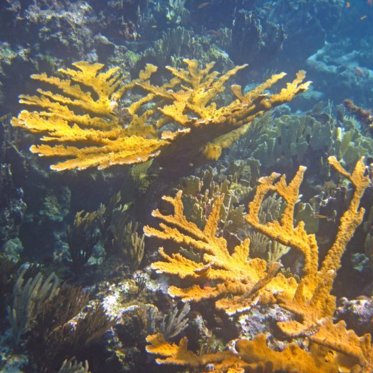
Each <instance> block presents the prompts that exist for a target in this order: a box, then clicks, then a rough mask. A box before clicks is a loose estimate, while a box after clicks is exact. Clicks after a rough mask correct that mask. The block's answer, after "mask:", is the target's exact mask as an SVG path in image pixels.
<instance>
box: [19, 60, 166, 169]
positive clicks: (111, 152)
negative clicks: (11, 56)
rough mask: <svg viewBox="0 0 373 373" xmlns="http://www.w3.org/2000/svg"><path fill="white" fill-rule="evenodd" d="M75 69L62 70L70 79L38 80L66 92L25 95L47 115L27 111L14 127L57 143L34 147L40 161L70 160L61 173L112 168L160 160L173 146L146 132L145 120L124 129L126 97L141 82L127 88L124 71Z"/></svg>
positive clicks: (25, 101) (58, 166) (149, 71)
mask: <svg viewBox="0 0 373 373" xmlns="http://www.w3.org/2000/svg"><path fill="white" fill-rule="evenodd" d="M73 66H74V67H75V69H66V70H65V69H60V70H59V72H60V73H61V74H62V75H64V76H67V78H66V79H63V78H58V77H48V76H47V75H46V74H38V75H33V76H32V78H33V79H36V80H39V81H41V82H43V83H47V84H49V85H52V86H54V87H55V88H57V89H59V90H60V91H61V93H55V92H51V91H46V90H44V89H38V93H39V96H27V95H21V96H20V102H21V103H23V104H26V105H31V106H37V107H40V108H41V109H42V110H40V111H31V112H30V111H28V110H23V111H21V113H20V114H19V115H18V117H17V118H13V120H12V124H13V125H14V126H17V127H22V128H25V129H27V130H29V131H31V132H34V133H42V134H44V135H43V137H42V138H41V140H42V141H43V142H45V143H47V144H52V145H33V146H32V147H31V151H32V152H33V153H37V154H39V155H40V156H48V157H58V158H68V159H67V160H65V161H62V162H58V163H57V164H55V165H53V166H51V168H52V169H54V170H56V171H62V170H70V169H85V168H88V167H99V168H106V167H109V166H111V165H114V164H133V163H139V162H145V161H147V160H148V159H149V158H152V157H155V156H156V155H157V154H158V153H159V150H160V148H161V147H162V146H164V145H166V144H167V143H168V142H167V141H166V140H162V139H158V138H155V137H154V136H152V133H153V132H154V130H153V129H152V127H149V126H148V127H147V128H146V127H145V126H144V125H143V120H141V118H139V117H136V116H134V117H133V118H132V121H131V122H130V123H128V124H127V126H126V127H124V126H123V123H121V120H120V118H119V116H118V115H116V113H115V109H116V107H117V106H118V101H119V99H120V97H121V96H122V95H123V93H124V92H125V91H127V90H128V89H130V88H132V87H133V85H134V84H135V83H136V81H134V82H132V83H130V84H128V85H124V84H122V83H121V79H120V74H119V72H118V70H119V69H118V68H113V69H109V70H108V71H106V72H101V70H102V69H103V67H104V65H102V64H98V63H95V64H89V63H87V62H76V63H74V64H73ZM153 72H154V67H153V66H151V65H148V66H147V68H146V69H145V70H144V71H143V72H141V74H140V79H149V77H150V75H151V74H152V73H153ZM146 115H148V113H145V114H144V117H145V116H146ZM82 144H84V146H82Z"/></svg>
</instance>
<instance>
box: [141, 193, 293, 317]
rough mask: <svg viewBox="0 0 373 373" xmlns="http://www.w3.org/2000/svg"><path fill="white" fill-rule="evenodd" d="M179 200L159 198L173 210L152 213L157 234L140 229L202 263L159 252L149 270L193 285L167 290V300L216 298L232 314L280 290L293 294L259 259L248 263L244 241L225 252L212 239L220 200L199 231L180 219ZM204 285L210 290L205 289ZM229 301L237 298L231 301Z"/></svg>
mask: <svg viewBox="0 0 373 373" xmlns="http://www.w3.org/2000/svg"><path fill="white" fill-rule="evenodd" d="M181 196H182V194H181V192H180V191H179V192H178V194H177V195H176V198H171V197H163V199H164V200H165V201H167V202H169V203H170V204H172V205H173V207H174V211H175V212H174V214H173V215H163V214H162V213H161V212H160V211H159V210H156V211H154V212H153V216H154V217H156V218H159V219H161V220H162V221H164V223H161V224H160V229H156V228H152V227H149V226H146V227H144V232H145V234H146V235H148V236H153V237H158V238H160V239H168V240H173V241H175V242H176V243H178V244H181V245H187V246H188V247H191V248H192V249H194V250H195V251H197V252H200V253H201V254H202V258H203V259H202V261H201V262H197V261H194V260H192V259H189V258H188V257H186V256H184V255H182V254H180V253H176V254H171V255H168V254H167V253H166V252H165V251H164V249H163V248H161V249H160V254H161V256H162V257H163V259H164V261H159V262H155V263H153V264H152V268H153V269H155V270H157V271H158V272H162V273H168V274H173V275H177V276H179V277H180V278H182V279H183V278H189V279H192V280H193V282H195V285H192V286H190V287H186V288H179V287H176V286H171V287H170V288H169V294H170V295H172V296H177V297H180V298H182V299H183V300H184V301H200V300H202V299H208V298H218V300H217V302H216V307H217V308H220V309H224V310H225V311H226V312H227V313H228V314H233V313H235V312H237V310H239V309H242V308H244V307H249V306H250V304H251V302H252V301H253V300H254V299H258V298H261V299H262V301H263V302H264V301H268V300H269V299H272V298H273V294H275V293H276V292H277V291H278V290H279V289H280V288H281V289H284V290H285V291H288V292H290V293H293V292H294V290H295V286H296V281H295V280H294V279H293V278H289V279H287V278H285V277H284V276H283V275H282V274H278V273H277V272H278V269H279V266H278V265H276V264H270V265H267V263H266V261H264V260H263V259H259V258H255V259H251V258H248V256H249V240H244V241H243V242H242V243H241V244H239V245H237V246H236V247H235V248H234V249H233V250H232V251H230V250H229V249H228V247H227V242H226V240H225V239H224V238H223V237H217V236H216V232H217V229H218V224H219V217H220V211H221V205H222V202H223V197H222V196H221V197H218V198H217V199H216V200H215V203H214V205H213V207H212V211H211V213H210V215H209V217H208V219H207V221H206V224H205V227H204V228H203V229H200V228H199V227H198V226H197V225H196V224H194V223H192V222H190V221H188V220H187V219H186V218H185V216H184V211H183V203H182V199H181ZM209 282H211V285H208V283H209ZM201 283H202V286H201V285H200V284H201ZM232 295H236V297H235V298H233V299H232ZM272 300H273V299H272Z"/></svg>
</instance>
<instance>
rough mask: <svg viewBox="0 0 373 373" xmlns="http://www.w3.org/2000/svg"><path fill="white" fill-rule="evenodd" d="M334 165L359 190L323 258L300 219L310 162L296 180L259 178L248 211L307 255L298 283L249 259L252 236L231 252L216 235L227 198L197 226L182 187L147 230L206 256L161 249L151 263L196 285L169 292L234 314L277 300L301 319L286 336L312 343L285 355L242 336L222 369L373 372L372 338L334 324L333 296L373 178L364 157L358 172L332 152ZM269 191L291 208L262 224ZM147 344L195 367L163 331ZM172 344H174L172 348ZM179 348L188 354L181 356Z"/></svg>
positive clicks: (264, 229) (265, 229) (286, 326)
mask: <svg viewBox="0 0 373 373" xmlns="http://www.w3.org/2000/svg"><path fill="white" fill-rule="evenodd" d="M329 163H330V164H331V165H332V166H333V167H334V168H335V169H336V170H337V171H338V172H339V173H340V174H341V175H343V176H344V177H346V178H347V179H348V180H349V181H350V182H351V184H352V187H353V195H352V197H351V200H350V204H349V207H348V209H347V210H346V211H345V212H344V214H343V216H342V218H341V221H340V225H339V229H338V233H337V235H336V238H335V241H334V243H333V245H332V246H331V247H330V249H329V250H328V252H327V255H326V257H325V259H324V260H323V261H322V263H320V260H319V250H318V245H317V241H316V238H315V236H314V235H312V234H308V233H307V232H306V231H305V227H304V222H302V221H301V222H299V223H298V224H297V225H295V224H294V207H295V204H296V202H297V200H298V198H299V187H300V185H301V183H302V179H303V175H304V172H305V168H304V167H300V168H299V170H298V172H297V173H296V175H295V176H294V178H293V180H291V182H290V183H287V182H286V180H285V177H284V176H281V177H280V175H278V174H275V173H273V174H272V175H271V176H268V177H263V178H261V179H260V185H259V186H258V188H257V191H256V194H255V196H254V199H253V200H252V202H251V203H250V204H249V212H248V214H247V215H246V220H247V221H248V222H249V223H250V224H251V225H252V226H253V227H254V228H256V229H257V230H258V231H260V232H261V233H263V234H265V235H267V236H269V237H270V238H271V239H273V240H277V241H279V242H281V243H283V244H285V245H287V246H290V247H292V248H294V249H296V250H298V251H300V252H301V253H302V254H303V256H304V268H303V273H302V276H301V279H300V280H298V281H296V280H295V279H294V278H285V276H283V275H282V274H280V273H279V272H278V268H275V267H272V268H271V266H270V264H269V263H267V262H265V261H264V260H262V259H251V258H250V257H248V255H249V242H248V240H245V241H244V242H242V244H240V245H238V246H237V247H235V248H234V250H233V251H230V250H229V249H228V248H227V243H226V241H225V240H224V238H222V237H217V226H218V223H219V211H220V204H221V199H222V197H217V199H216V202H215V205H214V207H213V209H212V212H211V214H210V215H209V217H208V219H207V223H206V225H205V227H204V229H199V228H198V227H197V226H196V225H195V224H194V223H192V222H190V221H188V220H187V219H186V217H185V215H184V213H183V204H182V200H181V192H178V194H177V195H176V198H171V197H164V199H165V200H166V201H168V202H169V203H171V204H172V205H173V207H174V213H173V214H172V215H163V214H162V213H160V212H159V211H158V210H156V211H154V213H153V215H154V216H155V217H157V218H159V219H161V220H162V223H161V224H160V227H159V229H156V228H152V227H148V226H147V227H145V233H146V234H147V235H148V236H154V237H157V238H159V239H164V240H171V241H173V242H176V243H177V244H182V245H183V246H188V247H191V248H192V249H193V250H195V251H197V252H200V253H202V255H201V256H200V258H201V259H200V260H197V259H196V260H192V259H190V258H189V257H186V256H184V255H182V254H180V253H175V254H171V255H169V254H167V253H166V252H165V250H164V249H162V248H161V249H160V254H161V256H162V258H163V260H162V261H158V262H155V263H153V264H152V268H154V269H155V270H156V271H158V272H161V273H167V274H171V275H176V276H178V277H180V278H181V279H184V278H187V279H188V283H190V282H194V283H195V285H192V286H187V287H176V286H171V287H170V288H169V293H170V295H172V296H176V297H180V298H181V299H182V300H184V301H200V300H201V299H206V298H214V299H217V301H216V307H217V308H220V309H224V310H225V311H226V312H227V313H228V314H233V313H235V312H237V311H242V310H244V309H247V308H249V307H251V306H252V304H254V302H255V303H257V302H261V303H263V302H276V303H278V304H280V305H281V306H282V307H284V308H286V309H288V310H290V311H292V312H293V313H294V315H295V316H296V319H294V320H292V321H287V322H279V323H278V326H279V328H280V329H281V330H282V332H283V333H284V335H286V336H287V338H295V337H297V338H304V339H307V340H308V341H309V349H308V350H302V349H300V348H299V347H297V346H295V345H289V347H288V348H286V349H285V350H284V351H283V352H274V351H272V350H271V349H270V348H268V347H267V346H266V343H265V339H264V337H263V336H261V335H259V336H257V337H256V338H255V339H254V340H253V341H246V340H239V341H238V342H237V343H236V349H237V353H236V354H235V355H234V356H235V359H233V358H232V356H231V355H229V356H228V357H227V358H226V361H225V363H226V364H227V365H228V366H229V367H228V368H226V366H227V365H225V366H224V369H222V370H218V369H216V370H215V371H216V372H218V371H219V372H220V371H237V372H238V371H240V372H242V371H244V370H245V369H246V368H248V367H253V368H255V367H261V366H265V363H270V364H272V366H273V367H278V368H277V369H280V370H281V369H282V370H290V371H293V370H294V371H297V372H321V371H322V372H341V371H343V372H350V371H351V372H352V371H354V372H361V373H368V372H371V371H372V369H373V349H372V346H371V338H370V335H369V334H366V335H364V336H362V337H359V336H357V335H356V334H355V332H354V331H353V330H347V328H346V325H345V323H344V322H342V321H340V322H338V323H334V322H333V315H334V312H335V307H336V306H335V297H334V296H332V295H331V290H332V286H333V282H334V279H335V276H336V272H337V270H338V269H339V268H340V265H341V257H342V255H343V253H344V250H345V248H346V245H347V243H348V242H349V240H350V239H351V237H352V236H353V234H354V232H355V230H356V228H357V226H358V225H359V224H360V223H361V221H362V219H363V214H364V209H362V208H359V203H360V200H361V198H362V196H363V194H364V191H365V189H366V188H367V186H368V184H369V179H368V177H367V176H366V175H364V172H365V166H364V163H363V161H362V160H360V161H358V162H357V164H356V166H355V169H354V171H353V172H352V173H349V172H347V171H346V170H345V169H344V168H343V167H342V166H341V164H340V163H339V162H338V161H337V160H336V158H334V157H330V158H329ZM268 193H277V194H279V195H280V196H281V197H282V198H283V200H284V201H285V203H286V206H285V209H284V211H283V215H282V217H281V219H280V220H279V221H271V222H266V223H262V222H261V221H260V220H259V210H260V206H261V205H262V202H263V200H264V198H265V197H266V196H267V194H268ZM272 266H273V264H272ZM148 342H149V343H150V345H149V346H148V351H149V352H151V353H155V354H157V355H160V356H161V357H163V358H164V359H165V360H164V359H159V362H160V363H174V364H185V365H189V362H188V360H189V359H191V356H189V355H188V354H187V353H186V352H185V351H187V348H186V340H184V341H183V342H182V343H181V344H180V345H170V344H169V343H168V342H166V341H165V340H163V339H162V337H161V336H160V335H158V334H157V335H153V336H149V337H148ZM170 346H173V349H174V352H172V350H171V349H170V348H171V347H170ZM176 350H177V351H176ZM175 351H176V352H175ZM180 352H183V353H182V354H179V353H180ZM203 356H204V358H202V357H203ZM203 356H201V357H198V359H199V360H198V362H199V364H200V366H203V365H204V364H206V363H208V362H212V363H216V361H217V359H218V356H220V360H219V361H220V363H219V364H222V362H221V360H222V359H223V360H224V359H225V358H224V357H222V356H221V355H216V354H215V355H213V356H207V355H203ZM209 359H211V360H209ZM232 359H233V360H232ZM193 361H194V363H193V364H197V363H196V361H197V360H196V359H195V358H194V360H193ZM193 364H192V365H193ZM261 364H262V365H261ZM263 364H264V365H263ZM229 369H233V370H229ZM234 369H236V370H234ZM292 369H293V370H292Z"/></svg>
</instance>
